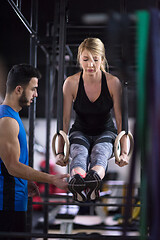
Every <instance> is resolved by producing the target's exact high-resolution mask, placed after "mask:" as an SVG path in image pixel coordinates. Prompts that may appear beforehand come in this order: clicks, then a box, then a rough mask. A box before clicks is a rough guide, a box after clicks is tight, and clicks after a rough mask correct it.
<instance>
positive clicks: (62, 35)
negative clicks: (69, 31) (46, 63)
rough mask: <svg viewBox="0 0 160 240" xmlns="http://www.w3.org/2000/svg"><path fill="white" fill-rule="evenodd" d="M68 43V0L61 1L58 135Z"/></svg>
mask: <svg viewBox="0 0 160 240" xmlns="http://www.w3.org/2000/svg"><path fill="white" fill-rule="evenodd" d="M65 43H66V0H60V32H59V71H58V94H57V96H58V98H57V133H59V131H60V130H62V129H63V93H62V86H63V82H64V59H65Z"/></svg>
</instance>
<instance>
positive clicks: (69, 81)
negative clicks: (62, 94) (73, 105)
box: [63, 72, 81, 95]
mask: <svg viewBox="0 0 160 240" xmlns="http://www.w3.org/2000/svg"><path fill="white" fill-rule="evenodd" d="M80 74H81V72H78V73H75V74H73V75H71V76H69V77H67V78H66V80H65V81H64V85H63V89H64V90H65V91H66V90H67V89H68V91H71V92H72V94H73V95H74V93H75V91H77V88H78V83H79V79H80Z"/></svg>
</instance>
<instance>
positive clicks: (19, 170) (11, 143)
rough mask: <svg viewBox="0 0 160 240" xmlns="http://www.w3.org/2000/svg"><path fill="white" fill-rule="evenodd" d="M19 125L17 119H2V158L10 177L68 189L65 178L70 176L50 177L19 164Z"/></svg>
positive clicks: (0, 151)
mask: <svg viewBox="0 0 160 240" xmlns="http://www.w3.org/2000/svg"><path fill="white" fill-rule="evenodd" d="M18 133H19V125H18V123H17V121H16V120H15V119H12V118H2V119H0V157H1V159H2V161H3V163H4V165H5V167H6V168H7V170H8V172H9V174H10V175H12V176H15V177H18V178H23V179H26V180H30V181H36V182H44V183H49V184H54V185H56V186H57V187H58V188H62V189H66V188H67V183H66V182H65V181H64V178H66V177H68V174H57V175H50V174H47V173H43V172H40V171H37V170H35V169H33V168H31V167H29V166H27V165H25V164H23V163H20V162H19V157H20V146H19V140H18Z"/></svg>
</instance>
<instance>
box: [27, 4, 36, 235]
mask: <svg viewBox="0 0 160 240" xmlns="http://www.w3.org/2000/svg"><path fill="white" fill-rule="evenodd" d="M30 22H31V23H30V25H31V26H32V27H33V28H34V29H35V32H36V33H37V30H38V0H32V1H31V19H30ZM36 42H37V34H35V35H32V34H31V35H30V59H29V62H30V64H31V65H32V66H34V67H37V43H36ZM35 118H36V99H34V102H33V103H32V104H31V106H30V107H29V165H30V166H31V167H33V161H34V127H35V126H34V124H35ZM31 230H32V198H29V199H28V221H27V231H28V232H31Z"/></svg>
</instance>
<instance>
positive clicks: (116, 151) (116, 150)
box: [114, 131, 134, 162]
mask: <svg viewBox="0 0 160 240" xmlns="http://www.w3.org/2000/svg"><path fill="white" fill-rule="evenodd" d="M124 135H127V136H128V137H129V140H130V149H129V151H128V155H127V158H128V160H129V159H130V158H131V157H132V154H133V148H134V139H133V136H132V134H131V132H128V134H126V132H125V131H121V132H120V133H119V134H118V136H117V137H116V140H115V142H114V156H115V159H116V161H118V162H120V158H119V157H120V151H119V148H120V140H121V138H122V137H123V136H124Z"/></svg>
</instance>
